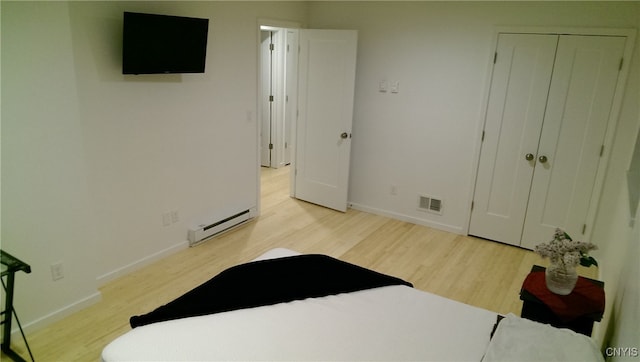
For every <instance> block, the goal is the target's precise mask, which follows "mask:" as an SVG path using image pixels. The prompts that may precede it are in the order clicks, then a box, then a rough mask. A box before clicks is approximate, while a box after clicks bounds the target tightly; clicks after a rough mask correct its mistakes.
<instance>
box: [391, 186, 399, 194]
mask: <svg viewBox="0 0 640 362" xmlns="http://www.w3.org/2000/svg"><path fill="white" fill-rule="evenodd" d="M389 193H390V194H391V195H394V196H395V195H397V194H398V186H396V185H391V187H390V188H389Z"/></svg>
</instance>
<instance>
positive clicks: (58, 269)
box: [51, 262, 64, 281]
mask: <svg viewBox="0 0 640 362" xmlns="http://www.w3.org/2000/svg"><path fill="white" fill-rule="evenodd" d="M62 278H64V269H63V268H62V262H57V263H54V264H51V279H52V280H53V281H56V280H60V279H62Z"/></svg>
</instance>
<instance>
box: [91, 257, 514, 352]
mask: <svg viewBox="0 0 640 362" xmlns="http://www.w3.org/2000/svg"><path fill="white" fill-rule="evenodd" d="M295 254H297V253H295V252H292V251H289V250H286V249H276V250H272V251H270V252H268V253H266V254H264V255H263V256H261V257H260V258H258V259H267V258H273V257H280V256H288V255H295ZM496 317H497V315H496V313H493V312H490V311H487V310H484V309H480V308H476V307H473V306H469V305H466V304H463V303H459V302H456V301H453V300H450V299H446V298H443V297H440V296H437V295H434V294H430V293H427V292H423V291H419V290H416V289H413V288H410V287H407V286H387V287H381V288H375V289H369V290H364V291H358V292H352V293H344V294H339V295H334V296H328V297H322V298H309V299H305V300H300V301H294V302H289V303H280V304H276V305H271V306H264V307H258V308H251V309H243V310H237V311H231V312H225V313H218V314H213V315H207V316H201V317H193V318H185V319H178V320H172V321H167V322H160V323H154V324H150V325H146V326H142V327H138V328H135V329H133V330H131V331H129V332H127V333H126V334H124V335H123V336H121V337H119V338H117V339H116V340H114V341H113V342H111V343H110V344H109V345H108V346H106V347H105V348H104V350H103V352H102V359H103V361H108V362H111V361H131V360H136V361H149V360H153V361H160V360H165V361H166V360H172V361H173V360H180V361H185V360H192V361H193V360H197V361H214V360H225V361H233V360H242V361H247V360H251V361H255V360H289V361H293V360H295V361H302V360H323V361H327V360H341V361H345V360H348V361H355V360H368V361H373V360H378V361H380V360H387V361H388V360H393V361H399V360H413V361H417V360H419V361H480V360H481V359H482V358H483V356H484V354H485V351H486V350H487V346H488V345H489V341H490V334H491V331H492V328H493V326H494V325H495V323H496ZM516 318H517V317H516ZM496 359H499V358H496Z"/></svg>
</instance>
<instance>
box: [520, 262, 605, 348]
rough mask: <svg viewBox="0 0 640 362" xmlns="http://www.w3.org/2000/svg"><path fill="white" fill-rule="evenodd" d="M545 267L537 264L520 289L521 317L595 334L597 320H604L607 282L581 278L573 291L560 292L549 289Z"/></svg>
mask: <svg viewBox="0 0 640 362" xmlns="http://www.w3.org/2000/svg"><path fill="white" fill-rule="evenodd" d="M545 270H546V269H545V268H544V267H541V266H539V265H534V266H533V268H531V272H530V273H529V275H527V278H526V279H525V281H524V283H523V285H522V289H521V290H520V299H521V300H522V301H523V304H522V313H521V316H522V317H523V318H527V319H530V320H534V321H537V322H540V323H545V324H551V325H552V326H554V327H558V328H568V329H571V330H573V331H575V332H577V333H582V334H584V335H587V336H591V332H592V330H593V322H597V321H600V320H601V319H602V315H603V313H604V305H605V295H604V283H603V282H601V281H599V280H594V279H589V278H585V277H579V278H578V283H577V284H576V287H575V288H574V290H573V291H572V292H571V294H569V295H558V294H555V293H553V292H551V291H549V289H547V286H546V283H545V280H544V273H545Z"/></svg>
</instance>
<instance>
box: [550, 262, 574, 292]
mask: <svg viewBox="0 0 640 362" xmlns="http://www.w3.org/2000/svg"><path fill="white" fill-rule="evenodd" d="M544 279H545V282H546V283H547V288H548V289H549V290H550V291H551V292H553V293H555V294H558V295H567V294H570V293H571V291H573V288H575V286H576V282H577V281H578V272H577V271H576V267H575V266H572V265H564V264H562V263H559V262H551V264H550V265H549V267H548V268H547V270H546V271H545V275H544Z"/></svg>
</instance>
